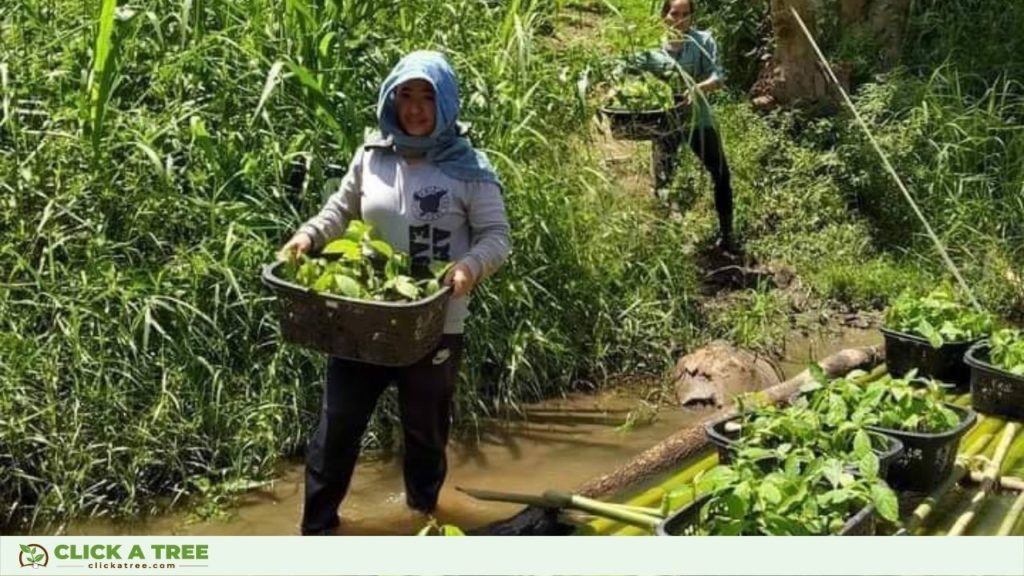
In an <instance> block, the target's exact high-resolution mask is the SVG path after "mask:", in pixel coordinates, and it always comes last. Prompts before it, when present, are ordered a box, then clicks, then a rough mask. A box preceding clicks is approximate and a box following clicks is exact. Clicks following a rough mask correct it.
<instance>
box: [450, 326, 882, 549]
mask: <svg viewBox="0 0 1024 576" xmlns="http://www.w3.org/2000/svg"><path fill="white" fill-rule="evenodd" d="M883 359H884V349H883V348H882V347H879V346H870V347H865V348H852V349H848V350H842V351H840V352H837V353H835V354H833V355H831V356H828V357H827V358H824V359H823V360H821V361H820V362H819V363H818V365H819V366H821V369H822V370H823V371H824V372H825V373H826V374H827V375H829V376H830V377H836V376H841V375H843V374H846V373H848V372H850V371H852V370H857V369H867V368H871V367H873V366H875V365H876V364H879V363H881V362H882V360H883ZM811 381H812V376H811V374H810V371H808V370H804V371H803V372H801V373H800V374H798V375H796V376H795V377H793V378H790V379H789V380H787V381H785V382H783V383H781V384H778V385H776V386H772V387H770V388H766V389H765V390H763V391H761V392H760V395H761V396H762V397H763V398H764V399H765V400H766V401H768V402H771V403H778V402H781V401H783V400H786V399H788V398H790V397H792V396H793V395H794V394H795V393H797V392H798V391H799V390H800V387H801V386H803V385H804V384H807V383H809V382H811ZM735 413H736V409H735V408H732V407H730V408H726V409H722V410H717V411H714V412H709V413H708V414H707V415H706V416H705V417H704V418H702V419H701V421H699V422H697V423H696V424H694V425H691V426H688V427H686V428H684V429H682V430H680V431H679V432H676V433H675V434H673V435H671V436H669V437H668V438H666V439H665V440H663V441H661V442H660V443H658V444H656V445H655V446H653V447H651V448H649V449H647V450H646V451H644V452H642V453H641V454H639V455H637V456H636V457H634V458H633V459H632V460H630V461H629V462H627V463H625V464H624V465H622V466H620V467H619V468H617V469H616V470H613V471H612V472H609V473H608V474H605V475H603V476H599V477H597V478H592V479H591V480H588V481H587V482H584V483H583V484H581V485H580V486H579V487H577V488H576V489H574V490H573V492H574V493H576V494H579V495H582V496H585V497H588V498H595V499H600V498H607V497H609V496H611V495H613V494H615V493H617V492H620V491H622V490H624V489H626V488H628V487H631V486H636V485H638V484H640V483H641V482H644V481H646V480H649V479H651V478H653V477H655V476H656V475H658V474H660V473H661V472H664V471H666V470H668V469H670V468H672V467H673V466H677V465H679V463H681V462H683V461H684V460H686V459H687V458H690V457H692V456H695V455H697V454H699V453H700V452H701V451H702V450H704V449H705V448H706V447H707V446H708V441H707V437H706V436H705V435H704V427H703V424H704V423H706V422H710V421H712V420H716V419H719V418H725V417H728V416H731V415H734V414H735ZM571 530H572V528H571V527H569V526H565V525H564V524H560V523H559V522H558V511H557V510H555V509H550V508H539V507H535V506H529V507H527V508H525V509H524V510H522V511H521V512H519V513H518V514H516V515H515V516H512V517H511V518H507V519H505V520H499V521H497V522H493V523H491V524H487V525H485V526H482V527H480V528H476V529H474V530H471V531H470V532H469V533H470V534H475V535H491V536H538V535H555V534H567V533H569V532H570V531H571Z"/></svg>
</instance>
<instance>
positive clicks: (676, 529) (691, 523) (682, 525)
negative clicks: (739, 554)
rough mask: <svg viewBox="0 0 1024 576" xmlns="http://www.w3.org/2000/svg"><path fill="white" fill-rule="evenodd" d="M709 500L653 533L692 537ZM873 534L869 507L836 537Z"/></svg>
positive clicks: (696, 503)
mask: <svg viewBox="0 0 1024 576" xmlns="http://www.w3.org/2000/svg"><path fill="white" fill-rule="evenodd" d="M709 498H711V495H710V494H705V495H704V496H701V497H700V498H698V499H696V500H694V501H693V502H691V503H690V504H689V505H687V506H685V507H683V508H681V509H679V510H677V511H676V512H674V513H672V514H671V515H669V516H668V517H667V518H665V520H663V521H662V522H661V523H660V524H658V525H657V526H656V527H655V529H654V533H655V534H657V535H658V536H693V535H694V532H695V531H696V528H697V522H698V521H699V520H700V509H701V506H703V505H704V503H705V502H707V501H708V499H709ZM874 534H875V508H874V506H871V505H868V506H865V507H864V508H861V509H860V511H859V512H857V513H856V514H854V515H853V516H852V517H850V519H849V520H847V521H846V524H844V525H843V527H842V529H840V530H839V532H838V533H836V535H837V536H874Z"/></svg>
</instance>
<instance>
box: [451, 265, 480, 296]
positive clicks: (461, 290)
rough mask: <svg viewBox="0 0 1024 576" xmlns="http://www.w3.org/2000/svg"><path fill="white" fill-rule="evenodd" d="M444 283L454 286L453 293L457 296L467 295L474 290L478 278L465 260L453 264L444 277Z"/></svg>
mask: <svg viewBox="0 0 1024 576" xmlns="http://www.w3.org/2000/svg"><path fill="white" fill-rule="evenodd" d="M444 283H445V284H448V285H449V286H451V287H452V295H454V296H455V297H456V298H458V297H460V296H465V295H467V294H469V293H470V291H472V290H473V285H474V284H475V283H476V278H473V271H472V270H470V269H469V266H467V265H466V264H465V263H463V262H459V263H457V264H455V265H454V266H452V269H451V270H449V271H448V274H446V275H445V277H444Z"/></svg>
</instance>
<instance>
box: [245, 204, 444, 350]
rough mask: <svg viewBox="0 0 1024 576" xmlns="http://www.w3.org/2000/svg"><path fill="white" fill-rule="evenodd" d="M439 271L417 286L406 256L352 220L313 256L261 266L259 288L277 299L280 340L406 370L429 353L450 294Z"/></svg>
mask: <svg viewBox="0 0 1024 576" xmlns="http://www.w3.org/2000/svg"><path fill="white" fill-rule="evenodd" d="M445 271H446V268H445V267H443V266H442V267H435V268H434V269H433V270H431V271H430V272H429V273H428V272H425V271H421V274H418V276H425V278H422V279H420V280H416V279H414V278H413V277H412V271H411V267H410V265H409V258H408V256H407V255H406V254H403V253H400V252H396V251H394V250H393V249H392V248H391V247H390V246H389V245H387V244H386V243H385V242H383V241H381V240H376V239H373V238H372V236H371V231H370V227H369V226H366V225H365V224H363V223H361V222H358V221H354V222H352V223H351V224H350V227H349V230H348V232H347V233H346V236H345V237H344V238H342V239H339V240H336V241H334V242H332V243H331V244H328V245H327V246H326V247H325V248H324V251H323V253H322V255H321V257H320V258H305V257H303V258H302V259H301V260H296V261H292V262H277V263H274V264H268V265H267V266H265V267H264V268H263V278H262V279H263V283H264V284H266V285H267V286H268V287H270V288H271V289H272V290H273V291H274V292H275V293H276V294H277V297H278V302H279V303H280V310H281V319H280V321H281V334H282V336H283V337H284V339H285V340H287V341H289V342H292V343H295V344H299V345H300V346H305V347H307V348H311V349H313V350H317V351H319V352H324V353H326V354H330V355H332V356H336V357H339V358H345V359H349V360H358V361H361V362H366V363H369V364H377V365H381V366H407V365H410V364H413V363H415V362H417V361H418V360H420V359H421V358H423V357H424V356H426V355H427V354H428V353H429V352H430V351H431V350H433V349H434V348H435V347H437V344H438V342H439V341H440V339H441V335H442V333H443V330H444V320H445V307H446V305H447V303H448V299H449V297H450V294H451V289H450V288H449V287H448V286H441V284H440V281H439V276H440V275H442V274H443V273H444V272H445Z"/></svg>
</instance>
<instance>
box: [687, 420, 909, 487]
mask: <svg viewBox="0 0 1024 576" xmlns="http://www.w3.org/2000/svg"><path fill="white" fill-rule="evenodd" d="M742 418H743V416H742V415H737V416H732V417H730V418H724V419H721V420H717V421H715V422H709V423H707V424H705V425H704V433H705V434H706V435H707V437H708V440H709V441H710V442H711V443H712V444H714V445H715V449H716V450H717V451H718V462H719V463H721V464H729V463H730V462H732V460H733V456H735V452H736V446H735V445H736V440H737V438H738V436H739V432H727V431H726V430H725V428H726V426H727V425H728V424H729V423H730V422H736V421H738V420H740V419H742ZM868 434H869V435H871V436H873V438H874V439H877V440H881V441H882V442H885V444H884V445H885V448H884V449H881V450H880V449H878V448H874V452H875V455H876V456H878V476H879V477H880V478H882V479H887V478H888V474H889V468H890V465H891V464H892V463H893V462H894V461H895V460H896V458H897V457H898V456H899V454H900V452H902V451H903V443H902V442H900V440H899V438H895V437H893V436H890V435H887V434H882V433H881V432H877V431H874V430H871V431H869V432H868ZM778 465H779V461H778V459H777V458H764V459H762V460H760V461H758V466H759V467H760V468H761V469H762V470H765V471H769V470H770V469H772V468H775V467H777V466H778ZM849 468H850V469H851V471H852V470H855V468H856V467H855V466H853V465H852V464H851V465H850V466H849Z"/></svg>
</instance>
